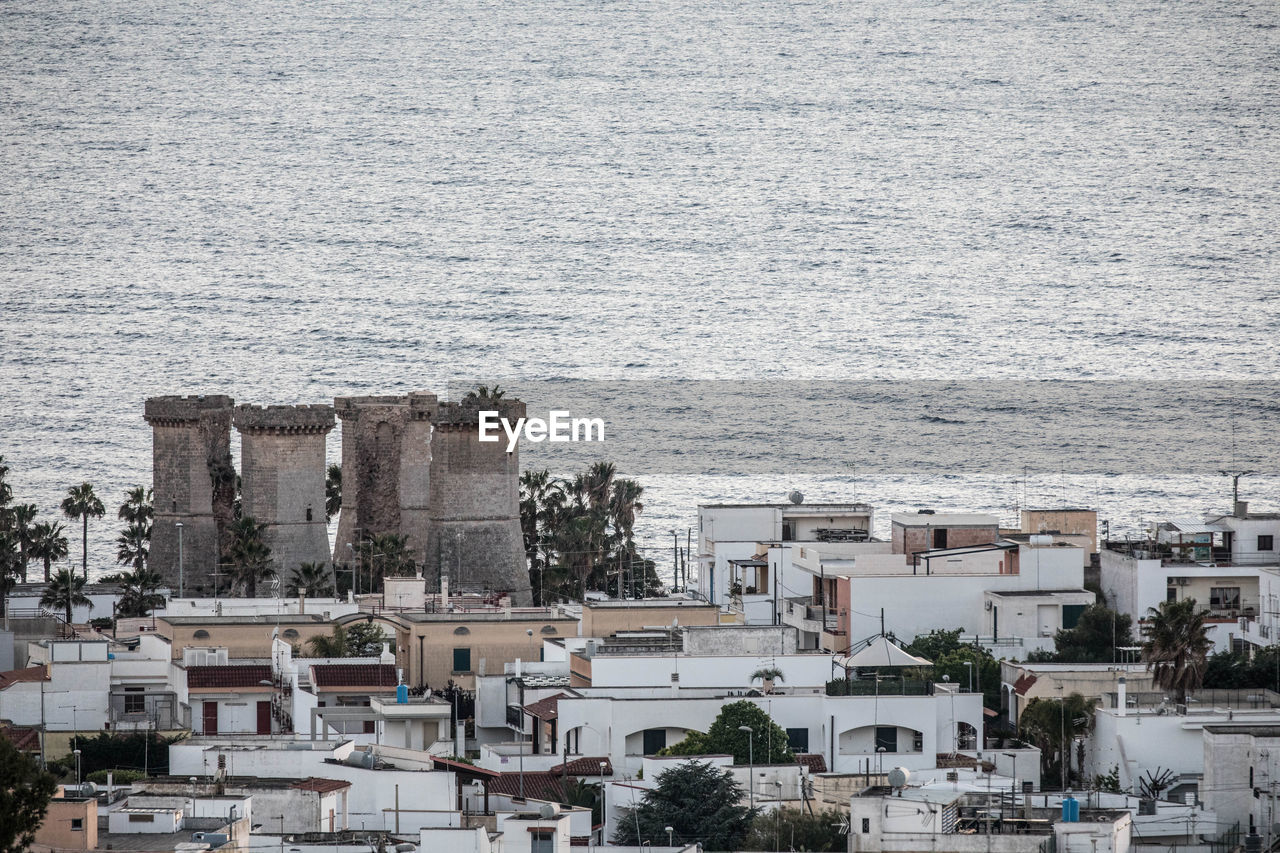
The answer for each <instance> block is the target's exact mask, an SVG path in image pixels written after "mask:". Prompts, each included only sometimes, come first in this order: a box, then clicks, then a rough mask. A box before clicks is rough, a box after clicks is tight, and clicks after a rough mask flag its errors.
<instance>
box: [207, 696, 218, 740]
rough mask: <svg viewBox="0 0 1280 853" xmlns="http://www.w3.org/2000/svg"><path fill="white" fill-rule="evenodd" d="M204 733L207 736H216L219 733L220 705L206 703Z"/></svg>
mask: <svg viewBox="0 0 1280 853" xmlns="http://www.w3.org/2000/svg"><path fill="white" fill-rule="evenodd" d="M204 733H205V734H207V735H216V734H217V733H218V703H217V702H205V703H204Z"/></svg>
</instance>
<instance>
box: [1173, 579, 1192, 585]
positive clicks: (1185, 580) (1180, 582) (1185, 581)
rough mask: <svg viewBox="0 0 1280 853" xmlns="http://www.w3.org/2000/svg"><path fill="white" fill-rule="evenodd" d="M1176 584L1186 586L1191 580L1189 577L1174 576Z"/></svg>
mask: <svg viewBox="0 0 1280 853" xmlns="http://www.w3.org/2000/svg"><path fill="white" fill-rule="evenodd" d="M1174 580H1175V581H1176V582H1177V584H1178V586H1186V585H1187V584H1189V583H1190V582H1191V578H1174Z"/></svg>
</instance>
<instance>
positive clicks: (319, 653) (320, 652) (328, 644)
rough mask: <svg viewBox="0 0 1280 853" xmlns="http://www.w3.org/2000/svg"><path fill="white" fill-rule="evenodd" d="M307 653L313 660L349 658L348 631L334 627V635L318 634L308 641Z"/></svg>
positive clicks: (338, 626) (337, 626) (339, 626)
mask: <svg viewBox="0 0 1280 853" xmlns="http://www.w3.org/2000/svg"><path fill="white" fill-rule="evenodd" d="M307 653H308V655H309V656H310V657H313V658H344V657H346V656H347V630H346V629H345V628H343V627H342V626H341V625H334V626H333V633H332V634H316V635H315V636H313V637H311V638H309V639H308V640H307Z"/></svg>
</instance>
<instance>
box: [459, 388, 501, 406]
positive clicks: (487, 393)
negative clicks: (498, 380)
mask: <svg viewBox="0 0 1280 853" xmlns="http://www.w3.org/2000/svg"><path fill="white" fill-rule="evenodd" d="M506 395H507V392H506V391H503V390H502V389H501V388H499V387H498V386H497V385H494V386H493V387H492V388H490V387H489V386H488V385H477V386H476V387H475V389H474V390H471V391H468V392H467V393H466V396H464V397H463V398H462V402H464V403H483V402H485V401H487V400H501V399H502V398H503V397H505V396H506Z"/></svg>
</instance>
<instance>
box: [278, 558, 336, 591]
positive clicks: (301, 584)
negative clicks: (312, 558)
mask: <svg viewBox="0 0 1280 853" xmlns="http://www.w3.org/2000/svg"><path fill="white" fill-rule="evenodd" d="M301 589H306V591H307V594H308V595H314V596H317V597H320V598H324V597H326V596H330V595H333V572H332V571H331V570H330V568H329V565H328V564H327V563H302V564H300V565H299V566H298V568H296V569H294V570H293V576H292V577H290V578H289V586H288V588H287V592H288V594H289V595H297V594H298V591H299V590H301Z"/></svg>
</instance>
